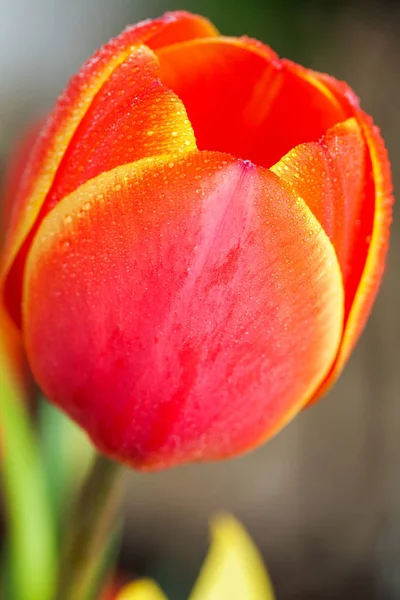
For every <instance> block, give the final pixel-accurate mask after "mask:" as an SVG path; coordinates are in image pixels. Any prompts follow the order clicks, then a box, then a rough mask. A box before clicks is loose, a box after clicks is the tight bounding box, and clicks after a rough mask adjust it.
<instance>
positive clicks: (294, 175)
mask: <svg viewBox="0 0 400 600" xmlns="http://www.w3.org/2000/svg"><path fill="white" fill-rule="evenodd" d="M369 169H370V164H369V157H368V151H367V147H366V144H365V141H364V137H363V135H362V131H361V129H360V126H359V125H358V122H357V120H356V119H354V118H352V119H348V120H347V121H344V122H343V123H339V124H338V125H335V126H334V127H332V128H331V129H330V130H329V131H328V132H327V133H326V135H325V136H323V138H321V140H320V141H319V142H313V143H308V144H301V145H300V146H297V147H296V148H294V149H293V150H291V151H290V152H289V153H288V154H287V155H286V156H284V157H283V158H282V159H281V160H280V161H279V162H278V163H277V164H276V165H274V166H273V167H271V170H272V171H273V172H274V173H276V174H277V175H279V177H280V178H281V179H282V180H283V181H285V182H286V183H288V184H289V185H290V186H292V188H293V189H294V190H295V193H296V194H299V195H300V196H301V197H302V198H303V199H304V200H305V201H306V203H307V205H308V206H309V208H310V209H311V210H312V212H313V213H314V215H315V216H316V218H317V219H318V221H319V222H320V223H321V225H322V226H323V228H324V229H325V231H326V233H327V234H328V236H329V238H330V240H331V241H332V243H333V245H334V247H335V250H336V254H337V256H338V259H339V264H340V267H341V270H342V275H343V283H344V289H345V315H344V317H345V322H346V320H347V317H348V313H349V310H350V308H351V306H352V304H353V300H354V295H355V293H356V290H357V288H358V285H359V282H360V278H361V275H362V272H363V269H364V265H365V260H366V257H367V254H368V249H369V243H368V240H369V239H370V236H371V232H372V222H373V213H374V204H373V196H371V194H369V191H370V186H369V177H368V176H369Z"/></svg>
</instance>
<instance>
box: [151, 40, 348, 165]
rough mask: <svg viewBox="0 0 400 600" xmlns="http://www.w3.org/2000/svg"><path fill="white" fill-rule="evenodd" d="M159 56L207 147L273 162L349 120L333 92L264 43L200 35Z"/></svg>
mask: <svg viewBox="0 0 400 600" xmlns="http://www.w3.org/2000/svg"><path fill="white" fill-rule="evenodd" d="M157 54H158V56H159V59H160V64H161V79H162V81H163V82H164V83H165V84H166V85H167V86H168V87H170V88H171V89H173V90H174V91H175V92H176V93H177V95H178V96H179V97H180V98H181V100H182V101H183V103H184V105H185V107H186V110H187V113H188V116H189V119H190V121H191V123H192V126H193V129H194V132H195V135H196V139H197V144H198V147H199V148H200V149H202V150H219V151H223V152H228V153H230V154H233V155H235V156H237V157H241V158H246V159H250V160H252V161H253V162H254V163H256V164H258V165H262V166H266V167H269V166H271V165H273V164H274V163H275V162H276V161H277V160H279V159H280V158H281V157H282V156H283V155H284V154H285V153H286V152H288V151H289V150H290V149H291V148H293V147H294V146H296V145H298V144H300V143H302V142H308V141H313V140H318V139H319V138H320V137H321V136H322V135H323V134H324V133H325V132H326V130H327V129H328V128H329V127H331V126H333V125H334V124H335V123H337V122H339V121H342V120H344V119H345V118H346V115H345V112H344V111H343V109H342V107H341V106H340V104H339V103H338V102H337V101H336V100H335V98H334V96H333V95H332V94H329V93H326V92H325V91H324V90H323V89H322V88H321V86H316V85H313V84H312V83H310V82H308V81H307V80H305V79H304V78H303V77H299V76H298V75H297V74H296V73H294V72H293V71H292V69H291V68H290V63H288V62H287V61H279V60H278V58H277V57H276V55H275V54H274V53H273V52H272V51H271V50H270V49H269V48H268V47H266V46H263V45H262V44H260V43H256V42H252V41H250V40H248V39H235V38H217V39H202V40H192V41H189V42H186V43H182V44H175V45H173V46H170V47H166V48H163V49H161V50H160V51H158V52H157Z"/></svg>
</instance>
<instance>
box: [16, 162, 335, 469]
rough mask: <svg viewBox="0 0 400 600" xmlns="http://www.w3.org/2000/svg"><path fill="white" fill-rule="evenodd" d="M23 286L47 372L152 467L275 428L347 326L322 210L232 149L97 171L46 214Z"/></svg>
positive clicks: (217, 450)
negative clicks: (318, 215)
mask: <svg viewBox="0 0 400 600" xmlns="http://www.w3.org/2000/svg"><path fill="white" fill-rule="evenodd" d="M288 224H290V227H289V226H288ZM24 289H25V291H24V299H23V308H24V327H23V330H24V333H25V342H26V347H27V351H28V356H29V360H30V364H31V367H32V369H33V372H34V375H35V377H36V380H37V381H38V382H39V384H40V385H41V387H42V388H43V390H44V391H45V393H46V394H47V396H48V397H49V398H51V399H52V400H54V401H55V402H56V403H57V404H59V405H60V406H62V407H63V408H64V410H66V411H67V412H69V413H70V414H71V416H72V417H73V418H74V419H75V420H77V421H78V422H79V423H80V424H81V425H82V426H83V427H84V428H85V429H86V430H87V431H88V432H89V433H90V435H91V436H92V438H93V440H94V441H95V443H96V444H97V445H98V447H99V448H100V449H101V450H103V451H104V452H106V453H108V454H110V455H112V456H115V457H117V458H119V459H120V460H124V461H126V462H128V463H130V464H132V465H135V466H139V467H142V468H145V467H146V468H161V467H166V466H168V465H172V464H177V463H180V462H187V461H189V460H196V459H199V460H200V459H214V458H221V457H226V456H230V455H232V454H236V453H239V452H242V451H245V450H247V449H249V448H251V447H254V446H255V445H257V444H258V443H261V441H263V440H264V439H265V438H266V437H268V436H269V435H271V434H272V433H273V432H275V431H276V430H277V429H278V428H280V427H281V426H282V425H283V424H284V423H285V422H287V421H288V420H289V419H290V418H291V417H292V416H293V415H294V414H295V413H296V412H297V411H298V410H299V409H300V408H301V407H302V406H303V405H304V403H305V402H307V400H308V399H309V398H310V396H311V395H312V394H313V393H314V391H315V389H316V388H317V387H318V386H319V385H320V383H321V381H322V380H323V378H324V377H325V376H326V374H327V372H328V370H329V368H330V365H331V362H332V360H333V358H334V357H335V355H336V352H337V347H338V344H339V341H340V337H341V331H342V318H343V289H342V284H341V275H340V269H339V265H338V263H337V259H336V255H335V252H334V249H333V247H332V245H331V244H330V242H329V240H328V238H327V236H326V234H325V233H324V232H323V230H322V228H321V226H320V224H319V223H318V222H317V221H316V219H315V218H314V217H313V215H312V213H311V212H310V211H309V209H308V208H307V207H306V205H305V204H304V202H303V201H302V200H301V199H298V198H296V197H295V196H293V195H291V193H289V192H288V191H287V190H286V189H284V188H283V187H282V186H281V184H280V182H279V178H278V177H277V176H276V175H274V174H273V173H270V172H269V171H266V170H263V169H256V168H255V167H254V166H253V165H252V164H251V163H248V162H241V161H236V160H234V159H232V158H230V157H228V156H225V155H220V154H212V153H194V154H193V155H191V156H188V157H187V158H186V159H185V158H180V159H178V158H177V159H176V160H175V161H172V162H169V163H168V162H167V163H166V162H163V160H162V159H161V158H160V159H158V160H157V161H156V160H155V159H150V160H149V161H142V162H141V163H135V164H134V165H126V166H124V167H119V168H117V169H115V170H113V171H110V172H108V173H104V174H103V175H101V176H99V177H98V178H96V179H94V180H91V181H89V182H88V183H87V184H85V185H84V186H82V187H81V188H79V189H78V190H77V191H76V192H75V193H73V194H72V195H71V196H69V197H67V198H65V199H63V200H62V201H61V202H60V203H59V204H58V205H57V206H56V207H55V208H54V209H53V211H52V212H51V213H50V214H49V215H48V216H47V217H46V218H45V219H44V221H43V222H42V225H41V227H40V229H39V231H38V234H37V236H36V238H35V240H34V243H33V246H32V248H31V251H30V254H29V257H28V262H27V270H26V276H25V288H24Z"/></svg>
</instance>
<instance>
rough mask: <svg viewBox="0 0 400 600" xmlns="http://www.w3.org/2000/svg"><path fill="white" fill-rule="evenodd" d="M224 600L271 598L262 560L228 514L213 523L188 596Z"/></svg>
mask: <svg viewBox="0 0 400 600" xmlns="http://www.w3.org/2000/svg"><path fill="white" fill-rule="evenodd" d="M225 599H226V600H228V599H229V600H273V599H274V593H273V590H272V585H271V582H270V580H269V577H268V573H267V571H266V568H265V565H264V562H263V560H262V557H261V556H260V554H259V552H258V550H257V548H256V547H255V545H254V543H253V542H252V540H251V538H250V537H249V535H248V534H247V532H246V531H245V530H244V529H243V527H242V526H241V525H240V523H238V521H236V519H234V518H233V517H231V516H228V515H227V516H222V517H219V518H218V519H215V521H214V523H213V524H212V543H211V548H210V550H209V553H208V556H207V559H206V561H205V563H204V565H203V567H202V570H201V573H200V577H199V579H198V580H197V583H196V585H195V588H194V590H193V592H192V593H191V595H190V600H225ZM132 600H134V599H133V598H132Z"/></svg>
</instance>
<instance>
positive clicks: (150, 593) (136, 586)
mask: <svg viewBox="0 0 400 600" xmlns="http://www.w3.org/2000/svg"><path fill="white" fill-rule="evenodd" d="M117 600H167V597H166V596H165V595H164V594H163V593H162V591H161V590H160V588H159V587H158V585H157V584H156V583H154V581H151V579H140V580H139V581H134V582H133V583H130V584H129V585H127V586H126V587H124V589H123V590H122V592H120V593H119V594H118V597H117Z"/></svg>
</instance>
